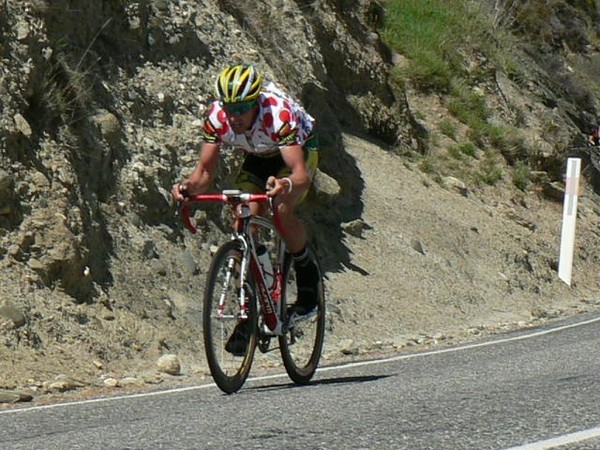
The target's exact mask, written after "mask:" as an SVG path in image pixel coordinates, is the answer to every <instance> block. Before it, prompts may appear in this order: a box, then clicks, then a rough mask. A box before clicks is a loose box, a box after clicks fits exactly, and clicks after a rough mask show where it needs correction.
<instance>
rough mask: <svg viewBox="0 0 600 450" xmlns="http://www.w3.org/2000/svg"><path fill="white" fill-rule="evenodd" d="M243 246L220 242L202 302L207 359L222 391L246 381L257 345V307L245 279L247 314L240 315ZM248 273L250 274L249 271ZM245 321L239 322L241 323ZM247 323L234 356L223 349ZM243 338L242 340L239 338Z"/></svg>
mask: <svg viewBox="0 0 600 450" xmlns="http://www.w3.org/2000/svg"><path fill="white" fill-rule="evenodd" d="M241 260H242V249H241V244H240V242H239V241H235V240H233V241H229V242H227V243H225V244H223V245H222V246H221V247H219V249H218V250H217V252H216V253H215V254H214V256H213V259H212V262H211V265H210V268H209V271H208V276H207V282H206V287H205V291H204V304H203V312H202V317H203V336H204V349H205V352H206V359H207V362H208V366H209V369H210V373H211V375H212V377H213V379H214V381H215V383H216V384H217V386H218V387H219V388H220V389H221V390H222V391H223V392H225V393H227V394H232V393H234V392H236V391H238V390H239V389H240V388H241V387H242V386H243V384H244V382H245V381H246V378H247V377H248V374H249V373H250V368H251V366H252V361H253V358H254V352H255V348H256V335H257V325H256V324H257V308H256V300H255V297H254V295H253V290H252V289H251V286H252V284H253V283H252V280H251V279H249V280H248V282H249V283H248V289H246V292H247V294H248V311H247V312H248V314H247V315H248V318H247V319H240V317H239V312H240V306H239V286H238V284H239V270H240V265H241ZM248 276H251V275H250V274H248ZM221 296H224V298H225V302H224V304H223V307H224V309H223V311H222V313H221V314H219V313H218V312H217V306H218V305H219V299H220V298H221ZM242 322H243V323H244V324H245V325H241V323H242ZM238 327H246V330H245V331H246V335H247V341H246V343H245V345H244V344H243V343H242V344H241V347H242V349H241V350H239V351H238V352H237V356H236V355H234V354H232V353H230V352H229V351H228V350H226V348H225V347H226V345H227V342H228V341H229V340H230V338H231V339H233V338H232V334H233V333H234V332H237V330H241V329H242V328H238ZM242 341H243V340H242Z"/></svg>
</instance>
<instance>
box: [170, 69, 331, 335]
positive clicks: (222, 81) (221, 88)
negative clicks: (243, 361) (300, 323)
mask: <svg viewBox="0 0 600 450" xmlns="http://www.w3.org/2000/svg"><path fill="white" fill-rule="evenodd" d="M215 92H216V95H217V97H218V98H217V100H215V101H213V102H212V103H211V104H210V105H209V107H208V109H207V111H206V113H205V116H204V126H203V131H202V138H203V143H202V148H201V151H200V157H199V161H198V164H197V165H196V168H195V169H194V171H193V172H192V174H191V175H190V176H189V178H187V179H185V180H183V181H182V182H181V183H177V184H175V185H174V186H173V188H172V191H171V193H172V195H173V198H174V199H175V200H176V201H183V200H184V199H185V196H186V195H194V194H201V193H203V192H205V191H206V190H208V189H209V187H210V186H211V185H212V182H213V180H214V177H215V174H216V167H217V163H218V161H219V153H220V148H221V146H222V145H223V144H225V145H231V146H233V147H235V148H237V149H240V150H242V151H244V152H245V153H246V155H245V158H244V162H243V164H242V167H241V169H240V172H239V173H238V175H237V177H236V180H235V185H236V187H237V188H238V189H240V190H244V191H249V192H266V194H267V195H269V196H272V197H275V196H276V197H277V198H276V204H277V208H278V211H279V213H280V216H281V219H282V223H283V226H284V228H285V230H284V231H285V234H283V236H282V238H283V240H284V241H285V244H286V246H287V249H288V250H289V251H290V253H291V254H292V256H293V258H294V265H295V269H296V274H297V284H298V298H297V300H296V303H295V305H293V306H292V308H291V310H290V314H291V315H292V316H293V315H299V316H303V315H306V314H309V313H311V312H312V311H313V310H314V309H315V308H316V306H317V283H318V280H319V277H318V269H317V267H316V266H315V264H314V263H313V262H312V261H311V260H310V258H309V255H308V250H307V242H308V238H307V233H306V229H305V227H304V224H303V223H302V221H301V220H300V219H299V218H298V217H297V215H296V214H295V212H294V208H295V206H296V205H297V204H298V203H300V202H301V201H302V200H303V199H304V197H305V195H306V193H307V191H308V188H309V187H310V184H311V182H312V177H313V176H314V173H315V171H316V168H317V163H318V151H317V142H316V136H315V134H314V119H313V118H312V117H311V116H310V115H309V114H308V113H307V112H306V111H305V110H304V108H303V107H302V105H301V104H300V103H299V102H298V101H297V100H295V99H293V98H292V97H290V96H289V95H288V94H287V93H286V92H285V91H283V90H282V89H281V88H279V87H278V86H276V85H275V84H274V83H272V82H269V83H263V79H262V75H261V74H260V73H259V72H258V71H257V70H256V68H254V67H253V66H252V65H249V64H238V65H233V66H229V67H226V68H225V69H224V70H223V71H222V72H221V73H220V74H219V75H218V77H217V80H216V83H215ZM253 213H255V214H258V213H260V211H259V205H258V204H255V205H253ZM234 334H236V333H234Z"/></svg>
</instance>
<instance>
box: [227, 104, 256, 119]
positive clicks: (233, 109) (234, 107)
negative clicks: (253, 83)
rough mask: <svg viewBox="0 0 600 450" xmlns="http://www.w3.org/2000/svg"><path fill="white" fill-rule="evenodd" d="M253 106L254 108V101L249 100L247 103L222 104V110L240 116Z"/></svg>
mask: <svg viewBox="0 0 600 450" xmlns="http://www.w3.org/2000/svg"><path fill="white" fill-rule="evenodd" d="M254 106H256V100H250V101H249V102H238V103H224V104H223V109H225V111H226V112H227V113H228V114H231V115H234V116H241V115H242V114H244V113H247V112H248V111H250V110H251V109H252V108H254Z"/></svg>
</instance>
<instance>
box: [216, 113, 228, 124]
mask: <svg viewBox="0 0 600 450" xmlns="http://www.w3.org/2000/svg"><path fill="white" fill-rule="evenodd" d="M217 120H218V121H219V122H221V123H225V122H227V113H225V111H224V110H221V111H219V113H218V114H217Z"/></svg>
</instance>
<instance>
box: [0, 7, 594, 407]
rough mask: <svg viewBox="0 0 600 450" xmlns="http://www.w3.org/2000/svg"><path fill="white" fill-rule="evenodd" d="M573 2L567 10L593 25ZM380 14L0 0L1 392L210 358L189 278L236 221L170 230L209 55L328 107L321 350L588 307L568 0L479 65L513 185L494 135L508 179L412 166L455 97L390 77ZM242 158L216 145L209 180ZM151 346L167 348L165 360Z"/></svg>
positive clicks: (391, 343) (582, 70) (318, 204)
mask: <svg viewBox="0 0 600 450" xmlns="http://www.w3.org/2000/svg"><path fill="white" fill-rule="evenodd" d="M491 3H498V2H491ZM558 3H562V2H558ZM582 8H583V7H580V8H579V9H577V8H576V7H573V6H569V16H568V17H570V18H573V20H575V19H578V18H580V19H578V20H582V21H583V23H585V25H586V27H587V28H586V29H588V30H590V29H592V28H591V27H592V26H593V20H596V26H597V25H598V22H597V21H598V17H597V12H596V15H595V16H591V17H592V19H593V20H592V22H590V20H591V19H590V14H589V11H585V10H584V9H582ZM560 12H561V11H560V10H557V11H556V12H555V15H554V16H553V17H555V18H560V17H562V16H561V15H560ZM383 20H384V6H382V4H380V3H378V2H376V1H345V0H325V1H318V2H308V1H302V0H295V1H292V0H267V1H263V2H237V1H232V0H198V1H189V0H174V1H164V0H141V1H137V2H128V1H119V0H110V1H108V0H107V1H102V2H98V1H92V0H78V1H75V2H74V1H66V0H56V1H52V2H49V1H44V0H7V1H6V2H4V4H3V5H2V6H1V7H0V31H1V33H2V36H3V39H2V41H1V42H0V55H1V58H2V59H1V62H0V69H1V72H0V74H1V77H0V106H1V108H2V114H1V115H0V152H1V153H0V160H1V163H2V164H1V166H0V270H1V272H0V280H1V285H0V338H1V339H0V355H1V358H0V388H3V389H4V390H6V391H7V392H8V391H9V390H10V391H12V390H15V389H19V392H20V394H18V395H16V397H15V396H8V397H6V398H8V399H9V400H11V399H22V398H28V395H29V394H33V395H38V394H42V393H52V392H57V391H58V392H63V391H65V390H70V389H73V388H77V387H80V388H81V387H86V386H122V385H123V384H125V383H126V382H130V383H133V384H135V385H136V386H139V385H142V384H144V383H146V384H152V383H157V382H163V381H165V377H168V375H166V374H165V372H166V373H171V374H176V375H179V376H180V377H184V378H183V379H185V380H187V381H189V379H190V378H189V377H193V376H200V377H204V376H206V374H207V368H206V367H205V365H204V363H203V350H202V347H201V343H200V339H199V336H200V326H199V324H200V322H199V321H200V316H199V314H198V313H199V309H200V299H201V292H202V285H203V276H204V273H205V271H206V268H207V265H208V261H209V258H210V247H211V246H212V245H214V244H217V243H218V242H220V241H221V240H222V239H223V238H224V236H225V233H226V232H227V230H226V229H224V228H223V225H222V224H221V223H220V221H219V215H218V211H211V210H209V211H207V212H205V213H203V214H199V215H198V218H199V220H201V225H202V229H203V231H202V233H201V237H200V239H199V238H198V237H192V236H190V235H189V234H187V233H186V232H184V231H183V229H182V227H181V225H180V223H179V222H178V219H177V218H176V216H175V214H174V210H173V207H172V205H171V204H170V196H169V190H170V186H171V185H172V184H173V183H174V182H176V181H177V180H179V179H181V177H183V176H185V174H187V173H189V171H190V170H191V169H192V168H193V166H194V164H195V161H196V159H197V155H198V145H199V125H200V114H201V113H202V111H203V108H204V106H205V105H206V104H207V102H208V101H210V100H211V99H212V95H213V93H212V85H213V80H214V75H215V74H216V73H217V72H218V71H219V70H220V68H222V67H223V66H225V65H226V64H230V63H232V62H238V61H250V62H252V63H254V64H256V65H257V66H258V67H259V68H260V69H261V70H262V71H263V72H264V73H265V74H266V76H267V77H269V78H273V79H276V80H278V81H279V82H281V83H283V84H285V85H287V86H288V88H289V89H290V90H291V91H292V92H293V93H294V94H295V95H296V96H297V97H299V98H300V99H302V101H303V102H304V104H305V105H306V107H307V109H308V110H309V111H310V112H311V113H312V114H313V115H314V116H315V117H316V118H317V120H318V124H319V127H320V131H321V134H320V142H321V148H322V152H321V155H322V160H321V165H320V173H319V174H318V177H317V180H316V186H315V188H316V189H315V192H313V195H312V196H311V198H310V200H309V202H307V204H306V205H305V206H304V208H303V214H304V217H305V219H306V221H307V223H308V225H309V227H310V229H311V232H312V235H313V240H314V242H315V243H316V245H317V246H318V248H319V252H320V254H321V257H322V260H323V265H324V268H325V270H326V273H327V276H328V279H329V282H328V300H329V305H330V308H329V329H328V332H329V334H328V342H327V346H326V354H325V358H326V360H327V359H328V360H336V359H338V358H344V357H348V355H355V354H361V353H363V352H366V351H374V350H382V349H383V350H392V351H397V350H398V349H400V348H402V347H404V346H406V345H413V344H427V345H429V344H431V343H434V342H438V341H440V340H442V339H444V340H448V341H450V340H452V338H460V337H462V338H465V337H466V336H468V335H470V334H473V333H476V334H477V333H479V332H483V331H484V330H487V329H490V330H496V329H498V328H503V329H504V328H510V327H513V326H523V325H525V324H527V323H532V321H533V323H535V321H536V320H543V319H547V318H548V317H555V316H557V315H561V313H569V314H571V313H574V312H580V311H582V310H588V309H590V308H594V307H595V305H596V304H597V303H598V295H597V294H598V281H597V280H596V279H595V277H594V276H593V275H594V274H597V273H599V270H598V269H599V267H598V265H599V264H600V261H599V259H598V257H597V255H595V253H594V251H593V249H594V248H597V245H598V240H599V235H598V232H597V230H598V222H599V219H598V217H599V216H598V213H599V210H598V205H599V203H598V201H597V197H596V193H595V192H594V189H593V183H594V180H595V176H596V175H595V173H596V172H595V169H594V166H593V165H592V164H589V162H590V160H589V155H587V154H584V155H583V156H584V158H585V162H586V179H585V180H586V182H585V183H584V188H583V189H584V190H583V192H585V193H586V195H585V196H584V197H583V198H582V211H583V212H582V213H581V217H580V222H579V223H578V226H579V227H580V228H579V229H578V233H580V236H582V241H583V242H586V244H585V245H581V246H580V247H579V248H578V250H580V251H581V252H578V254H577V258H576V267H577V269H578V271H576V275H575V282H574V284H573V287H572V288H571V289H569V288H568V287H566V286H565V285H564V283H561V282H559V281H557V278H556V273H555V272H556V266H557V239H558V235H559V229H560V215H561V205H560V200H561V199H562V178H561V177H562V170H563V166H562V164H563V162H564V159H565V157H566V156H568V155H572V154H574V152H573V148H574V147H577V146H579V145H580V144H581V136H582V133H584V132H586V131H587V129H588V127H589V126H590V125H591V124H592V123H593V122H592V120H593V118H594V115H595V113H596V111H595V105H596V104H597V97H595V96H594V94H593V92H594V91H593V88H594V85H593V83H594V82H596V83H597V82H598V81H597V80H596V81H594V78H593V77H590V75H593V74H597V73H598V70H597V69H598V68H599V67H600V63H599V62H598V61H599V59H598V56H597V52H598V48H596V47H594V45H593V43H592V42H590V41H589V40H588V41H585V39H587V38H586V37H585V36H583V35H582V36H583V37H582V36H579V35H578V36H575V37H574V36H573V33H571V31H569V30H572V28H571V27H570V25H569V24H568V23H563V22H562V21H560V20H559V21H558V22H557V23H556V24H555V28H553V29H552V30H551V31H552V33H553V34H552V38H553V39H554V40H550V41H546V42H540V43H539V46H538V47H536V48H538V49H543V53H542V52H537V53H536V52H533V51H532V48H533V47H532V45H533V44H531V42H530V41H526V42H527V45H523V46H522V48H519V53H518V54H519V58H520V61H521V62H522V63H523V65H524V67H527V68H528V71H525V72H523V73H524V74H525V75H526V78H523V79H520V80H514V79H511V77H508V76H506V75H505V74H503V73H501V72H499V71H495V70H493V68H489V69H490V70H488V71H487V72H488V73H489V77H487V78H485V79H481V80H475V81H473V86H472V88H473V89H474V90H475V91H477V92H480V93H481V95H482V96H483V97H484V98H485V99H486V102H487V103H488V104H489V107H490V108H491V109H492V111H493V117H492V118H491V119H490V120H491V121H496V122H499V123H511V125H513V126H514V124H517V125H518V129H519V133H521V135H522V136H523V137H524V140H525V142H526V143H527V145H526V146H525V147H524V148H526V149H529V151H531V152H532V153H531V155H530V157H531V160H532V161H534V162H535V168H536V169H537V170H535V171H534V174H533V176H532V182H533V184H531V185H529V187H528V188H527V189H526V190H521V189H519V188H518V187H516V186H515V184H514V183H513V182H512V181H511V180H512V179H513V177H512V174H513V170H514V169H513V167H512V164H513V163H514V158H512V157H511V153H510V152H504V153H500V152H499V153H498V155H499V156H498V159H497V161H498V168H497V170H499V171H500V176H499V180H500V181H499V182H498V183H495V184H494V185H493V186H491V185H480V184H470V183H469V181H468V180H460V179H457V178H456V177H450V176H447V175H444V174H442V175H440V174H430V173H423V172H422V171H421V169H422V168H423V166H422V164H421V161H422V159H420V158H422V157H423V154H424V153H425V152H426V151H429V150H427V149H428V148H429V149H430V148H431V143H432V142H435V143H436V148H438V149H444V148H449V147H451V146H452V145H453V142H452V139H451V138H449V137H448V136H446V135H443V134H441V133H439V129H440V124H441V122H442V119H444V118H446V117H449V116H450V113H449V112H448V109H447V106H446V105H445V103H444V96H443V94H440V93H435V92H431V91H422V90H419V89H418V88H414V87H412V88H411V87H406V89H400V88H398V87H397V86H393V85H391V84H390V81H389V80H390V70H391V69H392V68H393V67H395V66H396V67H398V66H402V65H403V64H406V63H407V62H406V60H405V58H404V57H403V55H400V54H396V53H394V52H393V51H392V50H391V49H390V48H389V47H387V46H386V45H385V44H384V43H383V42H382V41H381V39H380V35H379V34H378V31H379V30H380V29H381V26H382V23H383ZM557 20H558V19H557ZM544 23H546V22H544ZM532 26H533V25H532ZM514 30H515V33H516V35H518V33H525V32H526V31H527V30H524V29H523V28H518V27H515V28H514ZM582 39H584V41H582ZM575 42H576V43H578V45H575ZM540 55H544V57H543V58H542V57H540ZM465 64H466V65H469V66H472V65H476V64H485V61H484V60H482V59H481V58H478V55H477V54H467V55H465ZM525 75H524V76H525ZM595 87H598V86H597V85H596V86H595ZM434 135H438V136H439V138H438V139H437V140H435V141H432V139H431V136H434ZM415 155H416V156H415ZM512 156H514V155H512ZM521 159H523V158H521ZM238 162H239V155H237V154H236V153H233V152H228V153H226V155H225V157H224V163H223V164H222V165H221V167H220V170H221V176H220V177H219V179H218V182H217V184H218V186H226V185H227V183H228V182H229V181H230V180H231V174H232V173H234V172H235V170H236V167H237V164H238ZM557 200H558V201H557ZM584 239H585V240H584ZM473 330H475V331H473ZM165 357H168V358H170V359H168V358H167V361H170V362H171V363H173V362H175V366H174V367H172V366H169V367H167V368H165V367H164V366H162V365H161V366H160V367H161V368H160V370H158V371H157V369H156V364H157V361H158V362H160V364H163V363H164V361H165ZM275 359H276V358H275ZM266 362H269V360H267V361H266ZM126 380H129V381H126ZM176 380H181V378H176Z"/></svg>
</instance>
